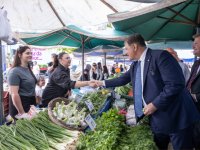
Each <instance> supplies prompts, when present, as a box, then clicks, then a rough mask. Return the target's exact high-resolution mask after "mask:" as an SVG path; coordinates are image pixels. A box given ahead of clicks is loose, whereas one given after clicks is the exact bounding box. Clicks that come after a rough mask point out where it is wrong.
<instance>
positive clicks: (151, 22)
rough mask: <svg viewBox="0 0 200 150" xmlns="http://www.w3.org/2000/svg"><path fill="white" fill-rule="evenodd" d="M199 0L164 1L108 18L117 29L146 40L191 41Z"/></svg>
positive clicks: (199, 6)
mask: <svg viewBox="0 0 200 150" xmlns="http://www.w3.org/2000/svg"><path fill="white" fill-rule="evenodd" d="M199 8H200V1H199V0H163V1H161V2H158V3H156V4H154V5H151V6H150V7H146V8H144V9H142V10H138V11H133V12H124V13H117V14H112V15H109V16H108V19H109V21H110V22H112V24H113V26H114V27H115V29H116V30H120V31H125V32H128V33H132V34H133V33H140V34H142V35H143V37H144V38H145V40H146V41H149V40H152V41H162V40H173V41H175V40H179V41H187V40H191V39H192V35H194V34H195V33H196V28H197V27H199V26H200V19H199V18H200V9H199Z"/></svg>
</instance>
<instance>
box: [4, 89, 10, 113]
mask: <svg viewBox="0 0 200 150" xmlns="http://www.w3.org/2000/svg"><path fill="white" fill-rule="evenodd" d="M3 105H4V115H5V116H6V115H8V113H9V92H7V91H4V92H3Z"/></svg>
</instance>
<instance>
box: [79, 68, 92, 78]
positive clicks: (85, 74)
mask: <svg viewBox="0 0 200 150" xmlns="http://www.w3.org/2000/svg"><path fill="white" fill-rule="evenodd" d="M80 80H81V81H90V79H89V71H88V70H87V69H84V74H83V75H81V78H80Z"/></svg>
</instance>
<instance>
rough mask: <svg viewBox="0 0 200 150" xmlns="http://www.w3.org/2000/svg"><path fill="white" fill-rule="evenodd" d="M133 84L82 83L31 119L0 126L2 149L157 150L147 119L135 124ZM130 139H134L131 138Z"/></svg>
mask: <svg viewBox="0 0 200 150" xmlns="http://www.w3.org/2000/svg"><path fill="white" fill-rule="evenodd" d="M130 91H131V86H130V85H129V84H128V85H125V86H121V87H118V88H115V89H104V88H99V89H93V88H90V87H84V88H82V89H80V90H79V89H75V90H73V94H72V96H71V97H70V98H69V99H66V98H55V99H53V100H52V101H51V102H50V103H49V105H48V108H46V109H43V110H41V109H35V108H34V109H31V113H29V114H30V118H28V117H27V119H19V120H17V121H16V123H15V124H12V125H10V126H6V125H4V126H1V127H0V141H1V143H0V145H1V146H0V150H1V149H2V150H7V149H23V150H28V149H29V150H30V149H32V150H36V149H39V150H40V149H41V150H45V149H57V150H68V149H71V150H75V149H77V150H84V149H87V150H93V149H95V150H100V149H104V150H112V149H113V150H116V149H117V150H122V149H127V150H129V149H133V150H136V149H144V150H156V149H157V147H156V146H155V143H154V142H153V136H152V133H151V130H150V127H149V125H148V118H144V119H143V120H141V121H140V122H139V123H136V120H135V116H134V115H133V114H134V107H133V98H132V96H133V95H130ZM130 137H131V138H130Z"/></svg>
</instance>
